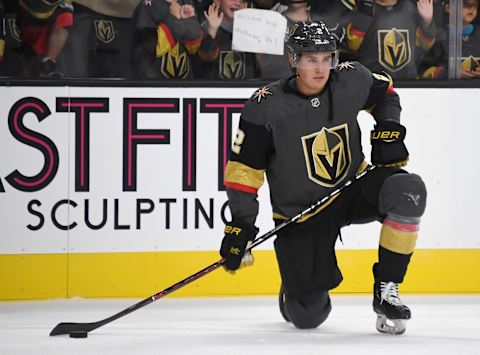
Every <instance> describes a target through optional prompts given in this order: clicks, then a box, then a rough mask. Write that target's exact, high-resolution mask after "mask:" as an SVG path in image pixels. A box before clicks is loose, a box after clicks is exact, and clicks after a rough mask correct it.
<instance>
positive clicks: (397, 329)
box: [376, 314, 407, 335]
mask: <svg viewBox="0 0 480 355" xmlns="http://www.w3.org/2000/svg"><path fill="white" fill-rule="evenodd" d="M376 326H377V330H378V331H379V332H380V333H385V334H393V335H401V334H403V333H405V330H406V329H407V320H406V319H388V318H387V317H385V315H383V314H377V324H376Z"/></svg>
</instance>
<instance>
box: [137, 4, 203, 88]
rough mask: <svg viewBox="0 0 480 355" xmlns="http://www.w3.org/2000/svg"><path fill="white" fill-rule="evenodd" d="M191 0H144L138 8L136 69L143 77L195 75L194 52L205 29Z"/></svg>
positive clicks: (184, 76) (185, 76)
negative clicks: (192, 57) (192, 59)
mask: <svg viewBox="0 0 480 355" xmlns="http://www.w3.org/2000/svg"><path fill="white" fill-rule="evenodd" d="M193 5H194V4H193V2H191V0H143V1H142V2H141V3H140V4H139V5H138V7H137V9H136V10H135V14H134V19H133V21H134V24H135V40H134V43H135V47H134V69H135V72H136V76H137V77H139V78H164V79H191V78H193V76H194V73H193V70H192V64H191V60H190V58H189V57H190V56H192V55H194V54H196V53H197V51H198V48H199V46H200V43H201V41H202V36H203V32H202V29H201V27H200V23H199V21H198V19H197V18H196V15H195V7H194V6H193Z"/></svg>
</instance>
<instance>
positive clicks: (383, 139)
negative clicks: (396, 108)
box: [370, 121, 408, 167]
mask: <svg viewBox="0 0 480 355" xmlns="http://www.w3.org/2000/svg"><path fill="white" fill-rule="evenodd" d="M374 128H375V129H374V130H373V131H372V132H371V134H370V142H371V143H372V163H373V164H375V165H377V166H383V167H388V166H396V167H402V166H405V165H407V161H408V150H407V147H405V144H404V143H403V140H404V139H405V135H406V132H407V130H406V129H405V127H404V126H402V125H401V124H400V123H397V122H393V121H384V122H379V123H377V124H376V125H375V127H374Z"/></svg>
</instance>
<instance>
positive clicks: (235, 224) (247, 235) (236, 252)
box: [220, 219, 257, 271]
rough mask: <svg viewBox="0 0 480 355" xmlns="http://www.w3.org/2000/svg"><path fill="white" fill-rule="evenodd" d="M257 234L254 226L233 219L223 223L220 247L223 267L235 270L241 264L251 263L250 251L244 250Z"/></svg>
mask: <svg viewBox="0 0 480 355" xmlns="http://www.w3.org/2000/svg"><path fill="white" fill-rule="evenodd" d="M256 234H257V228H255V226H253V225H251V224H248V223H245V222H244V221H241V220H236V219H234V220H233V221H232V222H231V223H228V224H226V225H225V236H224V237H223V240H222V245H221V247H220V255H221V256H222V257H223V258H225V264H224V267H225V269H227V270H228V271H235V270H237V269H239V268H241V267H243V266H249V265H252V264H253V261H254V259H253V256H252V254H251V253H250V251H247V252H245V251H246V250H247V249H248V247H249V246H250V245H249V243H251V242H252V241H253V239H254V238H255V236H256Z"/></svg>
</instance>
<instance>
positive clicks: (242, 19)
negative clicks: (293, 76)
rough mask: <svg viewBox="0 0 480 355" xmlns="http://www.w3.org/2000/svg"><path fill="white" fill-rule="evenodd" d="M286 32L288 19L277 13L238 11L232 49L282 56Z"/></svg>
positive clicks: (257, 10)
mask: <svg viewBox="0 0 480 355" xmlns="http://www.w3.org/2000/svg"><path fill="white" fill-rule="evenodd" d="M286 31H287V19H286V18H285V17H283V16H282V15H281V14H280V13H278V12H276V11H271V10H259V9H242V10H237V11H235V15H234V18H233V40H232V49H233V50H237V51H241V52H253V53H267V54H278V55H282V54H283V48H284V42H285V33H286Z"/></svg>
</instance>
